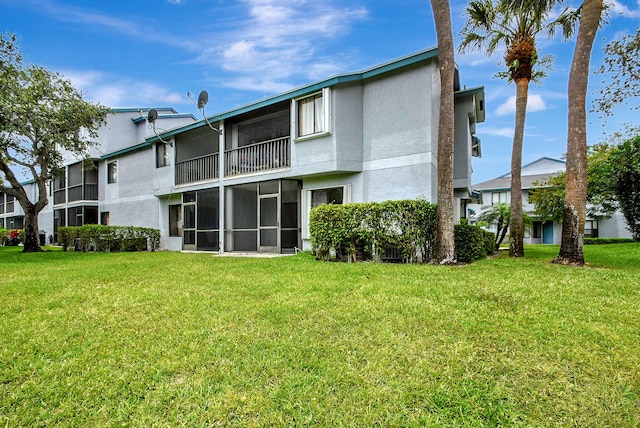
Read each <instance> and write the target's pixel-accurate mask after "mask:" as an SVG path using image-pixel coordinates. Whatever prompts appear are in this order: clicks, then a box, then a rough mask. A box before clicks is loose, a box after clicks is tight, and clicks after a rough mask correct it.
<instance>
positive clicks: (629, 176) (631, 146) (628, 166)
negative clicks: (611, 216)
mask: <svg viewBox="0 0 640 428" xmlns="http://www.w3.org/2000/svg"><path fill="white" fill-rule="evenodd" d="M610 171H611V176H610V180H611V189H612V191H613V192H614V194H615V196H616V199H617V200H618V203H619V204H620V211H622V214H623V215H624V218H625V220H626V221H627V226H628V228H629V231H630V232H631V234H632V235H633V239H635V240H636V241H640V136H636V137H635V138H631V139H630V140H627V141H625V142H624V143H622V144H620V145H619V146H616V147H614V148H613V149H612V150H611V169H610Z"/></svg>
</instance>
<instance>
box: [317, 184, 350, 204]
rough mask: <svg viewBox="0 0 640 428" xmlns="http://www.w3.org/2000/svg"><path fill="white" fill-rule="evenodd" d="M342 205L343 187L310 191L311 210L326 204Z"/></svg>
mask: <svg viewBox="0 0 640 428" xmlns="http://www.w3.org/2000/svg"><path fill="white" fill-rule="evenodd" d="M342 203H344V187H333V188H330V189H319V190H312V191H311V208H315V207H319V206H320V205H326V204H342Z"/></svg>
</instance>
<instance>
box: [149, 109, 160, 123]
mask: <svg viewBox="0 0 640 428" xmlns="http://www.w3.org/2000/svg"><path fill="white" fill-rule="evenodd" d="M157 118H158V110H156V109H154V108H152V109H149V113H147V120H148V121H149V123H154V122H155V121H156V119H157Z"/></svg>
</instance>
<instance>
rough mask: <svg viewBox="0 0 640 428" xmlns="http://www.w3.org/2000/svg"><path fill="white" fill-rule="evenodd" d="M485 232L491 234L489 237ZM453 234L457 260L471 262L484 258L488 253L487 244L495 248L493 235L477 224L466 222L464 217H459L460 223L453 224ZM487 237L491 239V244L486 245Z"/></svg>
mask: <svg viewBox="0 0 640 428" xmlns="http://www.w3.org/2000/svg"><path fill="white" fill-rule="evenodd" d="M487 233H489V234H491V235H492V236H491V237H489V236H488V235H487ZM454 236H455V238H454V239H455V248H456V258H457V259H458V262H462V263H471V262H474V261H476V260H480V259H484V258H485V257H486V256H487V253H488V252H487V248H488V247H489V246H491V247H494V248H495V244H494V242H495V235H494V234H493V233H491V232H487V231H486V230H484V229H482V228H480V227H478V226H474V225H470V224H468V223H467V222H466V219H461V222H460V224H456V225H455V226H454ZM489 238H491V239H492V242H491V245H488V241H489ZM491 254H492V253H491Z"/></svg>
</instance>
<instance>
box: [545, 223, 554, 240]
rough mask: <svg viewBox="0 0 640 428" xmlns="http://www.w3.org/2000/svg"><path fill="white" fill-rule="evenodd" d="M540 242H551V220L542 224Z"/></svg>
mask: <svg viewBox="0 0 640 428" xmlns="http://www.w3.org/2000/svg"><path fill="white" fill-rule="evenodd" d="M542 243H543V244H553V222H552V221H548V222H546V223H545V224H543V225H542Z"/></svg>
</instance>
